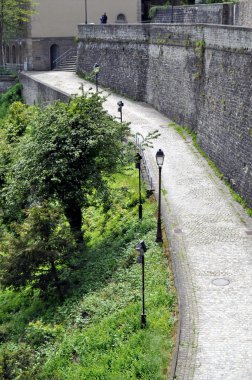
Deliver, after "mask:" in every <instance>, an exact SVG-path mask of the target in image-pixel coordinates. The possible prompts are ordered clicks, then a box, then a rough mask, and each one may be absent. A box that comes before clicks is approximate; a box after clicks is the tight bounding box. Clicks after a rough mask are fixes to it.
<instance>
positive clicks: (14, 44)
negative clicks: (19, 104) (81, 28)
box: [5, 0, 142, 71]
mask: <svg viewBox="0 0 252 380" xmlns="http://www.w3.org/2000/svg"><path fill="white" fill-rule="evenodd" d="M101 3H102V5H101ZM141 5H142V3H141V0H127V1H125V0H116V1H115V0H102V2H101V1H100V0H40V1H38V2H37V6H36V14H35V15H34V16H33V17H32V19H31V22H30V23H29V24H28V25H27V27H26V31H25V33H24V34H23V35H22V37H20V38H18V39H16V40H15V41H14V40H13V41H11V42H10V43H9V44H8V45H7V46H6V54H5V56H6V61H7V64H9V65H10V66H11V65H20V67H21V68H24V70H38V71H39V70H50V69H52V68H53V67H54V65H55V60H57V58H58V57H60V56H62V54H65V53H66V54H68V53H67V52H69V54H74V51H76V49H77V44H76V36H77V25H78V24H82V23H87V24H100V17H101V15H102V14H104V12H106V14H107V16H108V21H107V22H108V24H118V23H120V24H121V23H137V22H141V17H142V14H141V12H142V6H141Z"/></svg>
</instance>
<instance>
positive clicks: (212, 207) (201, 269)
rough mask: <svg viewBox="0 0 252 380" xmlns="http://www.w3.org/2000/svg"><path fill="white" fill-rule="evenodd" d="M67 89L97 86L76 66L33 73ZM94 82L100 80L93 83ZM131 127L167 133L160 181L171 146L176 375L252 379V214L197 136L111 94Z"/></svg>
mask: <svg viewBox="0 0 252 380" xmlns="http://www.w3.org/2000/svg"><path fill="white" fill-rule="evenodd" d="M28 75H30V76H32V77H34V78H36V79H37V80H39V81H41V82H43V83H47V84H48V85H49V86H53V87H56V88H58V89H60V90H61V91H64V92H66V93H68V94H73V93H74V94H76V93H78V92H79V91H80V85H81V83H82V84H83V85H84V89H85V90H88V89H89V88H90V83H87V82H84V81H83V80H81V79H80V78H78V77H77V76H76V75H75V74H73V73H68V72H46V73H29V74H28ZM91 86H92V87H93V88H94V87H95V86H94V85H91ZM118 100H123V102H124V107H123V118H124V120H125V121H128V122H130V123H131V128H132V130H133V131H134V132H135V133H136V132H140V133H142V134H143V135H146V134H147V133H148V132H150V131H154V130H155V129H158V130H159V132H160V134H161V135H160V137H159V138H158V139H157V140H155V142H154V149H147V151H146V156H147V160H148V164H149V167H150V171H151V174H152V177H153V178H154V183H155V188H157V172H158V171H157V166H156V163H155V154H156V151H157V150H158V149H159V148H161V149H162V150H163V151H164V153H165V161H164V166H163V169H162V189H163V195H162V216H163V222H164V226H165V229H166V232H167V234H168V236H169V237H170V242H171V256H172V264H173V267H174V273H175V281H176V286H177V289H178V293H179V302H180V311H181V313H180V316H181V317H180V341H179V346H178V352H177V353H178V355H177V362H176V364H177V365H176V369H175V377H174V379H177V380H191V379H192V380H252V328H251V315H252V290H251V289H252V287H251V274H252V220H251V218H248V217H247V216H246V214H245V212H244V211H243V210H242V209H241V208H240V206H239V205H238V204H237V203H236V202H234V201H233V199H232V198H231V196H230V194H229V192H228V190H227V189H226V187H225V186H224V184H223V183H222V182H221V181H220V180H219V179H218V178H217V177H216V176H215V174H214V173H213V171H212V170H211V168H210V167H209V166H208V164H207V163H206V161H205V160H204V159H203V158H202V157H201V155H200V154H199V153H198V152H197V150H196V149H195V148H194V146H193V144H192V142H191V140H190V139H189V138H188V139H187V140H184V139H182V137H181V136H180V135H178V134H177V133H176V132H175V131H174V129H173V128H171V127H168V124H169V123H170V120H169V119H168V118H167V117H165V116H163V115H162V114H160V113H159V112H157V111H155V110H154V109H153V108H151V107H150V106H148V105H147V104H145V103H140V102H134V101H131V100H128V99H125V98H123V97H121V96H118V95H115V94H111V95H110V96H109V97H108V99H107V101H106V103H105V108H106V109H107V110H108V111H109V113H111V114H113V115H115V116H116V117H118V116H119V114H118V112H117V108H118V107H117V102H118Z"/></svg>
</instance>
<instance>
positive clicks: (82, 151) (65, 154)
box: [1, 94, 129, 241]
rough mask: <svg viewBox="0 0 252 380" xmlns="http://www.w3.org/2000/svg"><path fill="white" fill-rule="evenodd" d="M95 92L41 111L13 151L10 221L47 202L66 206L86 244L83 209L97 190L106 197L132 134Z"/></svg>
mask: <svg viewBox="0 0 252 380" xmlns="http://www.w3.org/2000/svg"><path fill="white" fill-rule="evenodd" d="M103 101H104V99H103V98H101V97H99V96H98V95H96V94H93V95H90V94H89V95H83V96H81V97H76V98H74V99H72V100H70V102H69V103H68V104H66V103H61V102H56V103H54V104H53V105H49V106H48V107H46V108H44V109H42V108H37V110H36V112H34V115H33V118H32V119H31V120H30V126H29V128H28V130H27V131H26V134H25V135H24V136H23V137H21V138H20V140H19V143H17V144H16V145H15V147H14V148H13V151H12V163H11V170H9V172H8V173H7V176H6V178H5V181H6V184H5V186H4V188H3V190H2V197H1V198H2V206H3V208H4V209H5V211H6V213H7V215H8V218H9V221H10V220H11V219H17V216H18V215H20V210H21V209H22V208H24V209H25V208H28V207H30V205H32V204H33V203H34V202H41V200H43V199H56V200H57V201H59V202H60V204H61V205H62V207H63V209H64V212H65V215H66V217H67V219H68V220H69V223H70V226H71V229H72V231H73V232H74V234H75V236H76V239H77V240H80V241H81V240H82V233H81V227H82V208H83V206H85V204H87V199H88V194H89V193H90V192H92V191H93V189H94V188H95V189H96V190H97V192H98V193H100V194H101V193H102V192H103V191H104V189H105V188H106V176H107V175H110V174H111V173H114V172H115V171H116V170H118V166H119V165H121V164H122V163H123V162H124V161H125V158H127V157H128V156H127V154H126V150H127V149H128V145H126V144H124V143H123V141H122V140H123V138H124V137H125V136H126V135H127V134H128V133H129V128H128V126H127V125H126V124H119V123H118V122H116V121H115V120H114V119H113V118H112V117H111V116H109V115H108V113H107V112H106V111H104V109H103V108H102V103H103Z"/></svg>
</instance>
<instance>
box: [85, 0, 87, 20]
mask: <svg viewBox="0 0 252 380" xmlns="http://www.w3.org/2000/svg"><path fill="white" fill-rule="evenodd" d="M85 24H87V0H85Z"/></svg>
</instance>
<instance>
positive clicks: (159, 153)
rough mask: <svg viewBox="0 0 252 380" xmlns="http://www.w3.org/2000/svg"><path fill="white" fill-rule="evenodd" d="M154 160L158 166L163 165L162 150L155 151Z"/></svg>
mask: <svg viewBox="0 0 252 380" xmlns="http://www.w3.org/2000/svg"><path fill="white" fill-rule="evenodd" d="M156 161H157V165H158V166H159V167H160V166H163V163H164V152H163V151H162V150H161V149H159V150H158V151H157V153H156Z"/></svg>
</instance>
